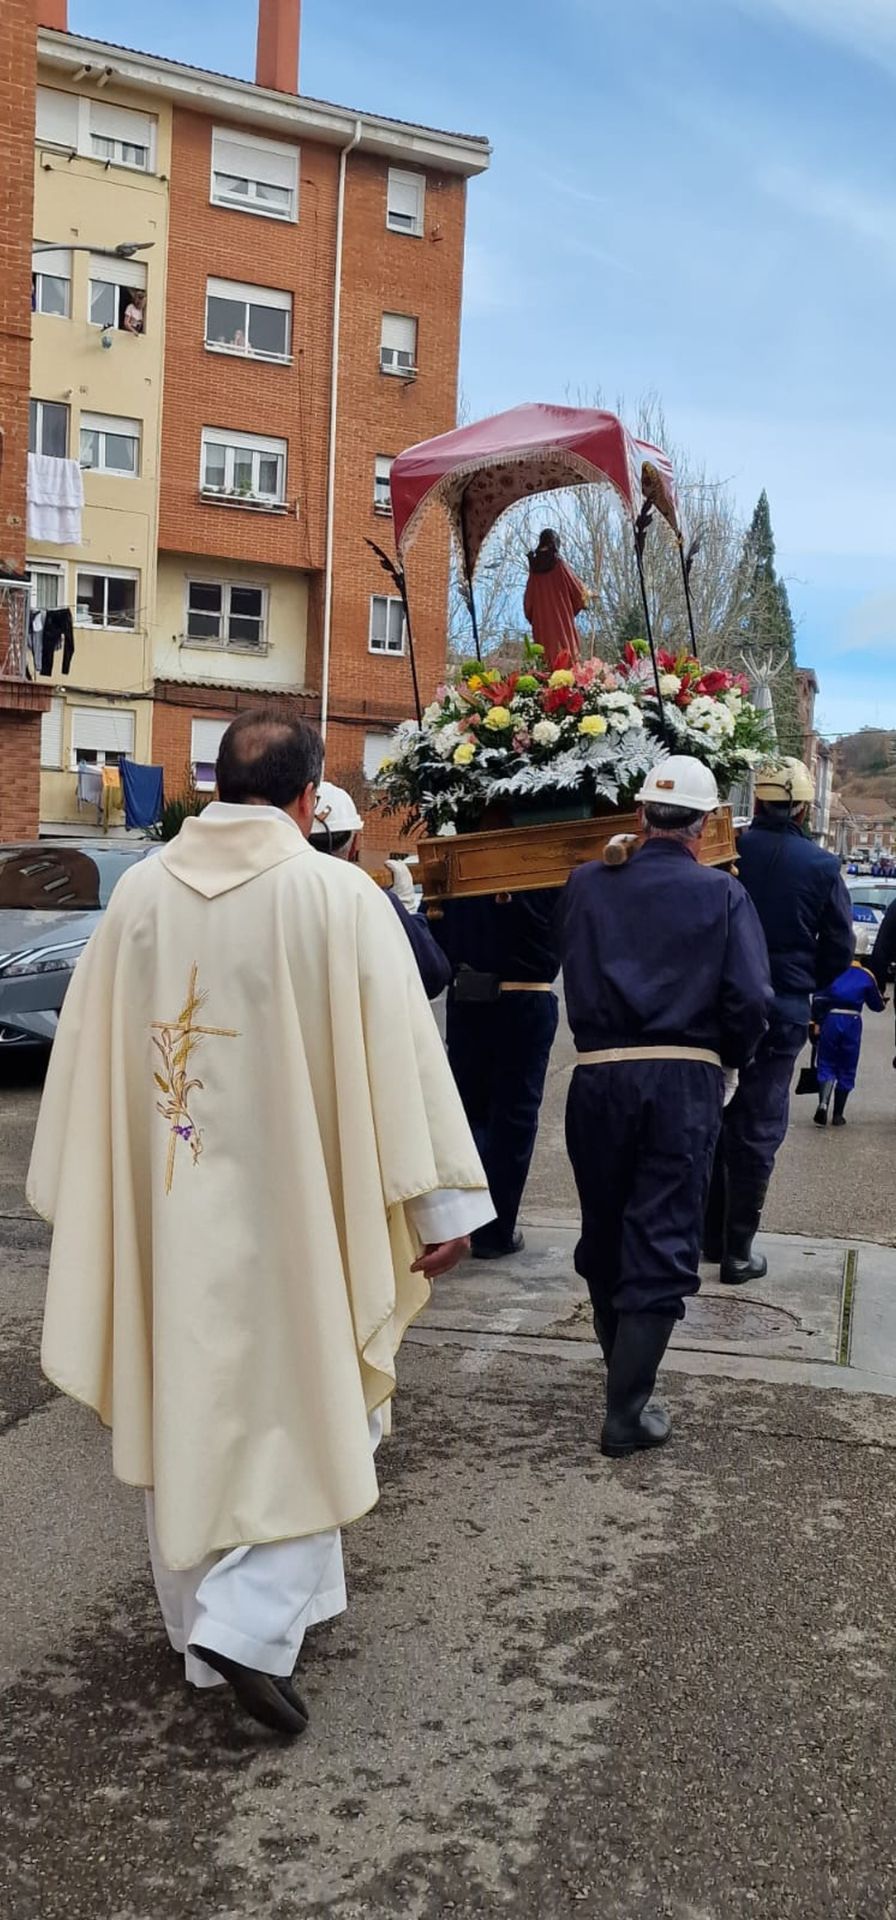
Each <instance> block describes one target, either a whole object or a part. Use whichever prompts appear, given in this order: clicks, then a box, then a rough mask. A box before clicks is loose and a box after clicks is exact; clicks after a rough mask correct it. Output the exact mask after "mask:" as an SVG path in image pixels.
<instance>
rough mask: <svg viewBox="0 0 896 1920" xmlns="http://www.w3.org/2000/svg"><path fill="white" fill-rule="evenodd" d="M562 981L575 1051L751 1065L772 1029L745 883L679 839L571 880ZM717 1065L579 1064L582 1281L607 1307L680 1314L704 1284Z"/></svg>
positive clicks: (762, 955)
mask: <svg viewBox="0 0 896 1920" xmlns="http://www.w3.org/2000/svg"><path fill="white" fill-rule="evenodd" d="M562 914H563V918H562V950H563V979H564V985H565V989H566V1009H567V1014H568V1017H569V1023H570V1026H571V1027H572V1031H573V1037H574V1039H575V1043H576V1048H577V1051H578V1052H579V1053H580V1054H581V1053H590V1052H592V1051H595V1052H602V1051H604V1050H606V1049H608V1048H612V1049H624V1050H629V1049H631V1048H639V1047H650V1046H655V1047H698V1048H701V1049H705V1050H706V1051H708V1052H711V1053H715V1054H718V1055H719V1057H720V1058H721V1060H722V1061H723V1063H724V1065H725V1066H726V1067H737V1068H741V1067H743V1066H744V1064H745V1063H746V1061H747V1060H749V1059H750V1057H751V1055H752V1054H753V1052H754V1051H755V1048H756V1046H757V1045H758V1042H759V1040H760V1038H761V1036H762V1034H763V1032H764V1030H765V1023H766V1018H767V1012H768V1007H769V1003H770V1000H771V987H770V983H769V974H768V960H767V957H766V950H765V941H764V940H763V937H762V929H761V927H760V925H759V922H758V920H757V918H756V915H755V913H754V911H753V908H752V906H751V905H750V902H749V900H748V898H747V896H746V894H745V893H744V891H743V888H742V887H741V886H740V885H739V884H738V882H737V881H736V880H733V879H731V877H730V876H729V875H728V874H726V873H722V872H720V871H718V870H716V869H714V868H711V867H701V866H699V865H698V863H697V861H696V860H695V859H694V857H693V854H692V853H691V852H690V850H689V849H688V847H687V846H686V845H684V844H682V842H680V841H675V840H663V839H657V840H650V841H648V842H647V844H646V845H645V846H643V847H642V848H640V850H639V851H638V852H637V853H635V854H634V855H633V856H632V858H631V859H630V860H629V861H628V862H627V864H626V865H625V866H624V867H620V868H616V869H611V868H608V867H604V866H601V865H599V864H597V863H595V864H593V865H590V866H587V867H582V868H580V869H579V871H578V872H577V873H574V874H573V875H572V878H571V879H570V881H569V884H568V886H567V888H566V891H565V894H564V897H563V910H562ZM722 1097H723V1081H722V1074H721V1071H720V1069H719V1067H717V1066H713V1065H711V1064H710V1063H708V1062H703V1061H696V1060H656V1061H653V1060H643V1061H638V1060H630V1061H626V1060H624V1059H623V1060H621V1061H620V1062H619V1063H618V1064H617V1063H614V1064H610V1065H606V1064H602V1065H595V1066H579V1067H577V1068H576V1071H575V1073H574V1074H573V1078H572V1084H571V1086H570V1091H569V1101H568V1104H567V1118H566V1129H567V1145H568V1148H569V1155H570V1159H571V1161H572V1165H573V1171H574V1173H575V1177H576V1185H577V1187H578V1191H579V1199H580V1202H581V1208H582V1237H581V1240H580V1241H579V1245H578V1248H577V1251H576V1271H577V1272H578V1273H580V1274H581V1275H582V1277H583V1279H584V1280H586V1281H587V1283H588V1288H589V1291H590V1293H591V1298H592V1301H593V1303H594V1306H595V1309H596V1310H597V1311H598V1312H599V1311H600V1310H601V1309H603V1310H604V1311H606V1309H607V1308H608V1307H612V1308H613V1309H615V1311H616V1312H621V1313H633V1312H640V1311H649V1312H656V1313H674V1314H676V1315H677V1316H678V1317H679V1318H680V1317H681V1316H682V1314H683V1313H684V1305H683V1302H684V1299H685V1298H686V1296H687V1295H688V1294H692V1293H696V1291H697V1288H698V1286H699V1284H700V1281H699V1273H698V1261H699V1256H700V1239H701V1232H702V1225H703V1209H704V1205H705V1201H706V1195H707V1191H708V1187H709V1179H710V1172H711V1169H712V1160H713V1154H714V1151H715V1146H716V1142H717V1139H718V1135H719V1128H720V1126H721V1120H722Z"/></svg>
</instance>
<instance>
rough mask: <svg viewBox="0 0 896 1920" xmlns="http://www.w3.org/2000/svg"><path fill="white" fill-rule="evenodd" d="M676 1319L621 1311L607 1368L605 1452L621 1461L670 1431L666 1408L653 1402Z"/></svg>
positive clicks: (657, 1442) (658, 1444) (670, 1315)
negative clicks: (653, 1404)
mask: <svg viewBox="0 0 896 1920" xmlns="http://www.w3.org/2000/svg"><path fill="white" fill-rule="evenodd" d="M675 1323H676V1315H675V1314H674V1313H620V1315H619V1323H618V1326H617V1329H616V1338H615V1340H614V1342H613V1350H612V1353H611V1355H610V1362H609V1367H608V1369H607V1417H606V1420H605V1421H604V1424H603V1430H602V1432H601V1436H600V1450H601V1453H605V1454H608V1455H609V1457H610V1459H611V1460H621V1459H624V1458H625V1457H626V1455H628V1454H630V1453H640V1452H641V1451H642V1449H643V1448H645V1447H661V1446H662V1445H663V1442H664V1441H665V1440H668V1438H669V1435H670V1433H671V1431H672V1422H671V1420H670V1419H669V1415H668V1414H667V1413H664V1412H663V1409H662V1407H654V1406H649V1405H648V1401H649V1400H650V1396H651V1394H652V1392H653V1389H654V1387H655V1386H656V1376H657V1369H658V1367H659V1364H660V1361H661V1360H662V1357H663V1354H664V1353H665V1351H666V1348H667V1346H668V1345H669V1340H670V1338H671V1335H672V1329H673V1327H674V1326H675Z"/></svg>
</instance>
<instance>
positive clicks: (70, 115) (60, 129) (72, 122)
mask: <svg viewBox="0 0 896 1920" xmlns="http://www.w3.org/2000/svg"><path fill="white" fill-rule="evenodd" d="M80 106H81V103H80V100H79V98H78V95H77V94H76V93H60V92H59V90H58V88H57V87H38V89H37V108H36V113H35V124H34V131H35V136H36V138H37V139H38V140H40V141H44V142H45V143H46V145H47V146H48V147H67V148H68V149H69V151H70V152H75V151H76V150H77V146H78V127H79V121H80Z"/></svg>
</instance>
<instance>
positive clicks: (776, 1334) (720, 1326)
mask: <svg viewBox="0 0 896 1920" xmlns="http://www.w3.org/2000/svg"><path fill="white" fill-rule="evenodd" d="M799 1327H800V1321H799V1318H798V1316H797V1315H796V1314H795V1313H788V1312H787V1311H786V1310H785V1308H783V1307H769V1306H766V1305H764V1303H763V1302H762V1301H759V1300H744V1299H742V1298H735V1297H732V1298H731V1299H730V1300H729V1299H726V1298H720V1297H719V1295H717V1294H712V1293H704V1294H698V1295H697V1296H696V1298H695V1299H693V1300H689V1301H688V1302H687V1318H686V1319H685V1320H684V1321H683V1322H682V1323H681V1324H680V1325H679V1327H678V1329H677V1334H676V1335H675V1336H673V1337H675V1338H677V1340H678V1341H679V1342H682V1343H683V1344H685V1345H689V1344H690V1343H691V1342H693V1341H695V1340H704V1341H706V1343H707V1345H711V1346H715V1345H717V1344H720V1345H725V1344H726V1343H730V1344H731V1345H732V1346H733V1345H737V1344H738V1343H739V1342H741V1341H743V1340H780V1339H781V1338H782V1336H787V1337H789V1338H791V1339H792V1337H793V1335H794V1333H796V1332H798V1331H799ZM543 1331H544V1332H545V1333H546V1334H548V1335H550V1336H551V1337H553V1338H554V1339H561V1340H564V1339H565V1340H588V1339H593V1337H594V1325H593V1321H592V1317H591V1304H590V1302H589V1301H587V1300H582V1301H580V1302H579V1304H578V1306H576V1307H575V1308H574V1309H573V1312H572V1313H570V1314H566V1315H564V1317H563V1319H562V1320H558V1321H555V1323H554V1325H553V1326H549V1327H545V1328H544V1329H543Z"/></svg>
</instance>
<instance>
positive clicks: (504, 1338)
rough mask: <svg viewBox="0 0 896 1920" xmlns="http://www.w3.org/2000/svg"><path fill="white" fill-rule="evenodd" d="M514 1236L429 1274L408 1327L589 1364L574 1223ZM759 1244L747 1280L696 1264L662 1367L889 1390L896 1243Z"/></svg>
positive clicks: (532, 1224) (895, 1326) (774, 1239)
mask: <svg viewBox="0 0 896 1920" xmlns="http://www.w3.org/2000/svg"><path fill="white" fill-rule="evenodd" d="M525 1237H526V1246H525V1250H524V1251H523V1252H522V1253H519V1254H516V1255H514V1256H513V1257H512V1258H510V1259H507V1260H496V1261H478V1260H471V1261H468V1262H467V1263H466V1264H465V1265H464V1266H462V1267H459V1268H458V1269H457V1270H456V1271H455V1272H454V1273H452V1274H449V1275H448V1276H447V1278H446V1279H444V1280H440V1281H439V1283H438V1285H437V1287H436V1288H435V1290H434V1293H433V1299H432V1303H431V1305H430V1306H429V1308H428V1309H427V1311H426V1313H425V1314H424V1315H423V1316H422V1318H421V1319H420V1320H419V1321H418V1323H417V1326H416V1327H415V1328H414V1329H412V1331H411V1334H410V1336H409V1337H410V1338H411V1339H412V1340H418V1341H422V1342H424V1343H427V1342H429V1343H431V1342H432V1341H433V1340H435V1341H437V1342H438V1343H443V1342H449V1343H452V1344H457V1345H461V1346H466V1347H472V1348H476V1349H479V1350H480V1351H487V1350H488V1349H489V1348H491V1347H493V1346H494V1345H495V1344H497V1345H498V1346H500V1347H502V1348H504V1349H505V1350H506V1351H514V1350H515V1349H516V1350H520V1349H521V1348H524V1347H525V1346H526V1345H527V1344H530V1343H531V1342H532V1340H534V1339H537V1340H538V1341H539V1342H540V1343H546V1345H547V1346H548V1347H549V1348H550V1349H552V1350H554V1351H557V1352H559V1353H564V1352H565V1357H566V1358H567V1359H570V1360H577V1361H579V1362H584V1363H585V1364H591V1361H592V1358H593V1353H592V1349H593V1346H594V1332H593V1327H592V1321H591V1310H590V1305H589V1302H588V1298H587V1290H586V1288H585V1284H584V1282H583V1281H582V1280H580V1279H579V1278H578V1277H577V1275H576V1273H575V1270H574V1266H573V1257H574V1253H575V1245H576V1239H577V1234H576V1231H575V1229H574V1228H573V1227H571V1226H569V1225H562V1226H561V1225H557V1224H555V1223H554V1222H548V1223H546V1224H539V1223H538V1222H537V1221H533V1220H531V1219H530V1220H529V1221H527V1223H526V1225H525ZM759 1245H760V1247H761V1250H762V1252H763V1253H764V1254H765V1255H766V1258H767V1260H768V1268H769V1270H768V1275H767V1277H766V1278H765V1279H764V1280H761V1281H758V1282H756V1283H755V1284H753V1285H752V1286H747V1287H723V1286H720V1284H719V1280H718V1269H717V1268H712V1267H705V1268H704V1269H703V1282H702V1286H701V1290H700V1293H699V1294H698V1295H697V1297H696V1298H695V1299H693V1300H691V1301H689V1302H688V1308H687V1315H686V1318H685V1320H684V1321H683V1322H682V1324H681V1326H680V1327H679V1328H678V1330H677V1331H676V1333H675V1334H674V1336H673V1340H672V1345H671V1348H670V1351H669V1353H668V1355H667V1357H666V1361H665V1363H664V1365H665V1367H666V1369H667V1370H671V1371H673V1372H683V1373H691V1374H701V1375H716V1376H718V1377H721V1378H726V1379H734V1380H767V1381H778V1382H781V1383H782V1384H783V1383H785V1382H786V1383H792V1384H794V1385H802V1386H809V1387H822V1388H829V1387H836V1388H839V1389H840V1391H842V1392H847V1393H880V1394H888V1395H890V1394H896V1249H894V1248H890V1247H880V1246H875V1245H872V1244H870V1243H868V1242H862V1241H855V1242H850V1241H844V1240H808V1239H804V1238H801V1237H800V1236H798V1235H796V1234H763V1235H762V1236H761V1238H760V1241H759ZM561 1342H563V1343H568V1342H571V1343H575V1349H576V1350H575V1351H574V1352H570V1351H569V1349H568V1347H564V1346H562V1345H560V1343H561Z"/></svg>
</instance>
